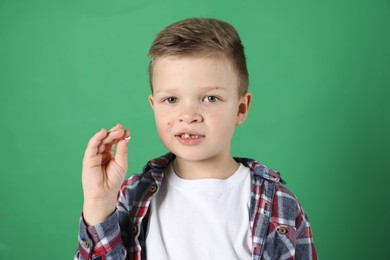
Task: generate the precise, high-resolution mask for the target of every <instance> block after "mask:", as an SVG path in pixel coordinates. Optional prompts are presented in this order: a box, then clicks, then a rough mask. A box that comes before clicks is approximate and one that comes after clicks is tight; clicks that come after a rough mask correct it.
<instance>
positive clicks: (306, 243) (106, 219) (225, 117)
mask: <svg viewBox="0 0 390 260" xmlns="http://www.w3.org/2000/svg"><path fill="white" fill-rule="evenodd" d="M149 55H150V57H151V62H150V67H149V71H150V83H151V87H152V94H151V95H150V96H149V102H150V104H151V107H152V108H153V110H154V114H155V120H156V127H157V132H158V135H159V138H160V140H161V141H162V143H163V144H164V145H165V146H166V147H167V149H168V150H169V151H170V152H169V153H168V154H166V155H164V156H162V157H159V158H157V159H154V160H151V161H150V162H149V163H148V164H147V165H146V166H145V168H144V171H143V173H142V174H141V175H133V176H131V177H130V178H129V179H128V180H126V181H125V182H123V181H124V178H125V175H126V171H127V156H128V154H127V143H128V140H129V137H130V132H129V131H128V130H125V129H123V127H122V125H121V124H117V125H116V126H115V127H113V128H112V129H111V130H110V131H108V132H107V131H106V130H105V129H102V130H101V131H100V132H98V133H97V134H95V135H94V136H93V137H92V138H91V140H90V141H89V143H88V146H87V149H86V151H85V155H84V159H83V172H82V183H83V191H84V206H83V214H82V217H81V221H80V232H79V249H78V251H77V252H76V256H75V259H149V260H150V259H159V260H163V259H202V260H203V259H224V260H226V259H317V255H316V251H315V248H314V245H313V241H312V235H311V228H310V225H309V222H308V220H307V217H306V215H305V213H304V212H303V210H302V208H301V206H300V204H299V202H298V200H297V199H296V198H295V196H294V195H293V194H292V193H291V192H290V191H288V190H287V189H286V188H284V187H283V186H281V185H279V182H283V181H282V180H281V179H280V176H279V174H278V172H275V171H272V170H270V169H268V168H267V167H265V166H264V165H262V164H261V163H259V162H257V161H255V160H252V159H243V158H233V157H232V156H231V154H230V144H231V139H232V136H233V132H234V129H235V127H236V126H238V125H241V124H242V123H243V122H244V121H245V119H246V117H247V115H248V109H249V106H250V103H251V98H252V96H251V94H250V93H249V92H248V91H247V89H248V72H247V68H246V61H245V55H244V49H243V46H242V44H241V41H240V38H239V36H238V34H237V32H236V30H235V29H234V28H233V27H232V26H231V25H229V24H228V23H225V22H222V21H218V20H215V19H206V18H191V19H186V20H183V21H180V22H177V23H174V24H172V25H170V26H168V27H167V28H165V29H164V30H163V31H162V32H161V33H160V34H159V35H158V36H157V37H156V39H155V41H154V42H153V44H152V46H151V49H150V51H149ZM114 145H116V146H117V149H116V154H115V157H114V155H113V149H114ZM122 183H123V184H122ZM118 193H119V196H118Z"/></svg>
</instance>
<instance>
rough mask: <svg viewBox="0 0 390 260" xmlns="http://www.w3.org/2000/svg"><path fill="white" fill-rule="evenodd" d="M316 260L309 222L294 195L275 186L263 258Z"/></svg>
mask: <svg viewBox="0 0 390 260" xmlns="http://www.w3.org/2000/svg"><path fill="white" fill-rule="evenodd" d="M281 258H283V259H286V260H301V259H305V260H317V259H318V256H317V252H316V250H315V248H314V243H313V238H312V231H311V227H310V224H309V220H308V218H307V216H306V214H305V212H304V211H303V209H302V206H301V204H300V202H299V201H298V199H297V198H296V196H295V195H294V194H293V193H291V192H290V191H289V190H288V189H287V188H285V187H283V186H279V185H278V186H276V192H275V196H274V200H273V205H272V217H271V221H270V223H269V226H268V234H267V237H266V242H265V250H264V254H263V259H266V260H268V259H269V260H271V259H281Z"/></svg>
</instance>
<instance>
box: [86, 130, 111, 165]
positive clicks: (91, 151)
mask: <svg viewBox="0 0 390 260" xmlns="http://www.w3.org/2000/svg"><path fill="white" fill-rule="evenodd" d="M106 136H107V130H106V129H104V128H103V129H101V130H100V131H99V132H97V133H96V134H95V135H94V136H93V137H92V138H91V139H90V140H89V142H88V145H87V148H86V149H85V154H84V157H86V158H89V157H93V156H95V155H96V154H97V151H98V146H99V145H100V143H101V141H102V140H103V139H104V138H105V137H106Z"/></svg>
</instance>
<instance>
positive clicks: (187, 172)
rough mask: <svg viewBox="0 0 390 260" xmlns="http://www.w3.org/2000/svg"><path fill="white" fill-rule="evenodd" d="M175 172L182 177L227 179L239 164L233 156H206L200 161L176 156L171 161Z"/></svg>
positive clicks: (190, 178)
mask: <svg viewBox="0 0 390 260" xmlns="http://www.w3.org/2000/svg"><path fill="white" fill-rule="evenodd" d="M172 166H173V169H174V170H175V173H176V174H177V175H178V176H179V177H180V178H182V179H187V180H196V179H211V178H212V179H227V178H229V177H230V176H232V175H233V174H234V173H235V172H236V171H237V169H238V167H239V164H238V163H237V162H236V161H235V160H234V159H233V157H231V156H230V155H229V156H226V157H224V158H208V159H206V160H202V161H188V160H184V159H182V158H179V157H176V159H175V160H174V161H173V164H172Z"/></svg>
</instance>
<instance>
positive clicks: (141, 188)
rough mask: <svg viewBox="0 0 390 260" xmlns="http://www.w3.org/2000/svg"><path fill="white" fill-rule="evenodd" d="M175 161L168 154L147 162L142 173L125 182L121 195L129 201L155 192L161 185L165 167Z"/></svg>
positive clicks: (172, 156)
mask: <svg viewBox="0 0 390 260" xmlns="http://www.w3.org/2000/svg"><path fill="white" fill-rule="evenodd" d="M173 159H174V155H173V154H171V153H167V154H165V155H163V156H160V157H157V158H154V159H152V160H150V161H148V162H147V164H146V165H145V166H144V168H143V171H142V173H140V174H133V175H132V176H130V177H129V178H128V179H127V180H125V181H124V182H123V184H122V187H121V193H122V194H121V195H123V196H124V197H126V198H127V199H129V198H132V199H137V198H138V199H142V197H144V196H145V195H146V193H148V192H150V191H151V192H155V191H156V190H157V189H158V188H159V186H160V185H161V182H162V179H163V177H164V173H163V171H164V169H165V167H166V166H167V165H168V164H169V163H170V162H171V161H172V160H173Z"/></svg>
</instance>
